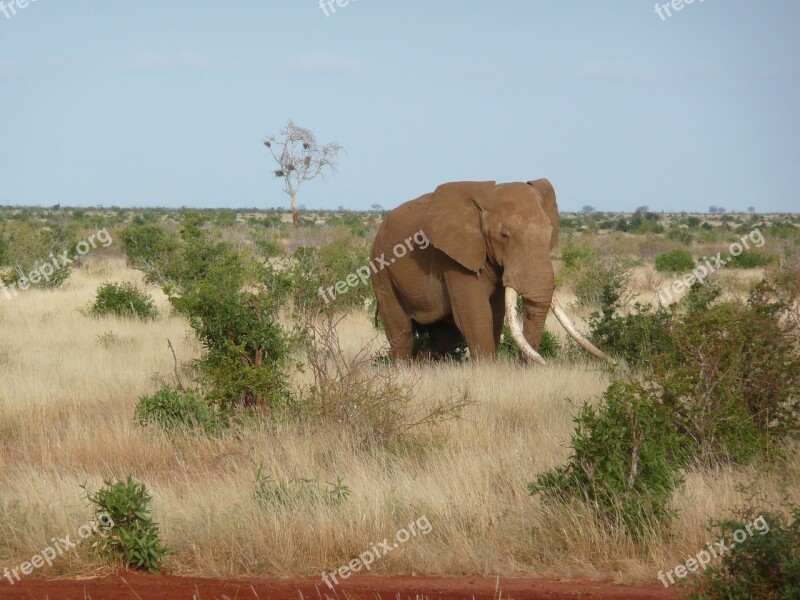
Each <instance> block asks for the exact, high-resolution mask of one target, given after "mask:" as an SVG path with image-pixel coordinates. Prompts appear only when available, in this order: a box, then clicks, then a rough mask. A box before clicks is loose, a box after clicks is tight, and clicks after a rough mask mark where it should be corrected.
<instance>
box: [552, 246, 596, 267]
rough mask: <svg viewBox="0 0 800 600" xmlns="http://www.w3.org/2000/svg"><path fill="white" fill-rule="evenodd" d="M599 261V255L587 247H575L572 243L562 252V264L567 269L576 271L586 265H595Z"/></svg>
mask: <svg viewBox="0 0 800 600" xmlns="http://www.w3.org/2000/svg"><path fill="white" fill-rule="evenodd" d="M596 260H597V253H596V252H595V251H594V250H592V249H590V248H586V247H581V246H574V245H573V244H572V242H571V241H570V242H567V244H566V245H565V246H564V248H563V249H562V250H561V262H562V263H563V265H564V268H565V269H568V270H575V269H577V268H579V267H581V266H583V265H585V264H586V263H594V262H595V261H596Z"/></svg>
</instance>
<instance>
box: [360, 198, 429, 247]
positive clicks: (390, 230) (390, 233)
mask: <svg viewBox="0 0 800 600" xmlns="http://www.w3.org/2000/svg"><path fill="white" fill-rule="evenodd" d="M432 195H433V194H425V195H424V196H420V197H419V198H415V199H414V200H409V201H407V202H404V203H403V204H401V205H400V206H398V207H397V208H395V209H393V210H392V211H390V212H389V214H388V215H387V216H386V218H385V219H384V220H383V222H382V223H381V224H380V226H379V227H378V232H377V235H376V236H375V242H374V243H373V245H372V256H373V258H374V257H376V256H380V254H381V253H382V252H387V251H388V250H390V249H391V248H393V247H394V246H395V245H396V244H397V243H400V242H403V240H405V239H406V238H408V237H409V236H413V235H414V234H415V233H417V232H419V231H420V230H421V229H422V221H423V218H424V217H425V213H426V211H427V210H428V203H429V202H430V199H431V196H432Z"/></svg>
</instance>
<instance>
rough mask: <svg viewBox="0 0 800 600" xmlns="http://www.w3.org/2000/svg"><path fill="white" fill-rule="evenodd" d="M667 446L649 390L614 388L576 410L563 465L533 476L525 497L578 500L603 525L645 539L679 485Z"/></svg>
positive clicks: (665, 514) (661, 416)
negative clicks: (570, 451)
mask: <svg viewBox="0 0 800 600" xmlns="http://www.w3.org/2000/svg"><path fill="white" fill-rule="evenodd" d="M674 441H675V434H674V432H673V431H672V429H671V426H670V424H669V422H668V420H667V418H666V413H665V411H663V410H660V409H659V407H658V403H657V400H654V398H653V397H652V396H651V394H650V392H649V391H647V390H646V389H645V388H644V387H642V386H641V385H639V384H636V383H625V382H616V383H613V384H612V385H611V386H609V388H608V389H607V390H606V391H605V393H604V394H603V396H602V398H601V400H600V402H599V404H598V405H597V406H596V407H595V406H592V405H590V404H588V403H584V404H583V406H582V407H581V409H580V411H579V413H578V416H577V417H576V418H575V431H574V432H573V434H572V439H571V441H570V448H571V449H572V455H571V456H570V458H569V461H568V463H567V464H566V465H564V466H561V467H557V468H555V469H552V470H550V471H547V472H545V473H543V474H541V475H539V476H538V477H537V478H536V480H535V481H534V482H533V483H531V484H530V485H529V486H528V491H529V492H530V493H531V495H534V494H541V495H542V497H543V499H544V500H545V501H550V502H553V501H555V502H563V501H570V500H574V501H580V502H584V503H586V504H587V505H588V506H590V507H591V508H592V509H593V510H594V511H595V513H596V514H597V516H598V517H599V518H600V519H601V520H603V521H604V522H605V523H606V524H607V525H608V526H618V525H624V526H625V527H627V528H628V530H630V531H631V532H632V533H634V534H641V533H644V532H645V531H646V530H649V529H652V528H654V527H655V526H656V525H657V524H659V523H664V522H666V521H667V520H668V519H669V517H670V516H671V515H672V513H671V511H670V510H669V508H668V505H669V501H670V497H671V494H672V491H673V489H674V488H675V487H676V486H678V485H679V484H680V483H681V482H682V478H681V476H680V475H679V473H678V470H677V469H678V464H677V462H676V461H675V460H674V459H673V458H672V457H671V445H672V444H673V443H674Z"/></svg>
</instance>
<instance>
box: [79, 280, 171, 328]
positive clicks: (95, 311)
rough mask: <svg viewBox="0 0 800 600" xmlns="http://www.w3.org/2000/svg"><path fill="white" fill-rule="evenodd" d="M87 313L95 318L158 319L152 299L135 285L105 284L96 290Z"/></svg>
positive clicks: (127, 283)
mask: <svg viewBox="0 0 800 600" xmlns="http://www.w3.org/2000/svg"><path fill="white" fill-rule="evenodd" d="M89 313H90V314H92V315H94V316H95V317H103V316H107V315H112V316H115V317H127V318H138V319H155V318H156V317H158V310H157V309H156V305H155V302H154V301H153V298H152V297H151V296H150V295H149V294H147V293H146V292H144V291H142V290H140V289H139V288H138V287H137V286H136V285H135V284H133V283H129V282H125V283H113V282H106V283H104V284H103V285H101V286H100V287H99V288H98V289H97V294H96V296H95V299H94V303H93V304H92V306H91V308H90V309H89Z"/></svg>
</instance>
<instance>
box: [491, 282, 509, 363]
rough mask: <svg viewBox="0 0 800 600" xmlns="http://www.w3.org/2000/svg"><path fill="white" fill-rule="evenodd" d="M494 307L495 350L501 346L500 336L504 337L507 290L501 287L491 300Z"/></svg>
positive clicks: (493, 331)
mask: <svg viewBox="0 0 800 600" xmlns="http://www.w3.org/2000/svg"><path fill="white" fill-rule="evenodd" d="M489 304H491V306H492V335H493V336H494V349H495V351H497V347H498V346H500V336H501V335H503V323H504V322H505V318H506V302H505V288H504V287H502V286H500V287H498V288H497V290H495V292H494V294H492V297H491V298H490V299H489Z"/></svg>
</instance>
